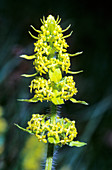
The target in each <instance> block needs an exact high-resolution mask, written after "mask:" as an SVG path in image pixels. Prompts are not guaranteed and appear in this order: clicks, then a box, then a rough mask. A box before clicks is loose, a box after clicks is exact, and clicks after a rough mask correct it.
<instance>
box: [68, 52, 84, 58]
mask: <svg viewBox="0 0 112 170" xmlns="http://www.w3.org/2000/svg"><path fill="white" fill-rule="evenodd" d="M82 53H83V51H81V52H77V53H75V54H69V56H71V57H73V56H77V55H80V54H82Z"/></svg>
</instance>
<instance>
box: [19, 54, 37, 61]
mask: <svg viewBox="0 0 112 170" xmlns="http://www.w3.org/2000/svg"><path fill="white" fill-rule="evenodd" d="M20 57H21V58H25V59H27V60H32V59H34V58H36V56H35V55H31V56H28V55H21V56H20Z"/></svg>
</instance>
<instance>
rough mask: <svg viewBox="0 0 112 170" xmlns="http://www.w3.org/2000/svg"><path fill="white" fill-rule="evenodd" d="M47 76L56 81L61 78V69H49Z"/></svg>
mask: <svg viewBox="0 0 112 170" xmlns="http://www.w3.org/2000/svg"><path fill="white" fill-rule="evenodd" d="M49 77H50V80H51V81H53V82H55V83H58V82H59V81H60V80H61V79H62V73H61V70H60V69H59V68H57V69H55V70H54V71H52V70H49Z"/></svg>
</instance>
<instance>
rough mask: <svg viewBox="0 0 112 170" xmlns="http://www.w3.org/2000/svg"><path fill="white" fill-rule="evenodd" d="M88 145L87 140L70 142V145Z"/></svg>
mask: <svg viewBox="0 0 112 170" xmlns="http://www.w3.org/2000/svg"><path fill="white" fill-rule="evenodd" d="M85 145H87V143H85V142H79V141H72V142H70V143H69V146H76V147H82V146H85Z"/></svg>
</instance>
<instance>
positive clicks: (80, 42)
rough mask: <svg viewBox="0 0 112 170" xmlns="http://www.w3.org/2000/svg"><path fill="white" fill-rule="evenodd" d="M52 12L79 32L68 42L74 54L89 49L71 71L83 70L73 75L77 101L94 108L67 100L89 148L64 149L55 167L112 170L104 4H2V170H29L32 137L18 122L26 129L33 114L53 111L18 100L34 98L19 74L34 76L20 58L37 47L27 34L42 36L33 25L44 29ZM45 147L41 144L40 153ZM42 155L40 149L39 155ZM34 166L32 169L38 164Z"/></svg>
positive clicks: (109, 34)
mask: <svg viewBox="0 0 112 170" xmlns="http://www.w3.org/2000/svg"><path fill="white" fill-rule="evenodd" d="M110 6H111V5H110ZM49 14H52V15H54V16H57V15H60V17H61V18H62V21H61V26H62V28H63V29H65V28H66V27H67V26H68V25H69V23H71V24H72V26H71V28H70V29H71V30H73V31H74V32H73V35H72V36H71V37H70V38H69V39H67V43H68V44H70V48H69V49H68V50H69V52H70V53H75V52H77V51H84V53H83V54H82V55H80V56H78V57H76V58H71V62H72V66H71V70H76V71H77V70H84V72H83V73H80V74H77V75H74V79H75V81H76V87H77V88H78V90H79V91H80V93H79V94H78V95H77V99H78V98H83V99H84V100H85V101H87V102H88V103H89V106H82V105H79V104H72V102H66V105H65V106H63V107H62V109H61V111H62V116H63V117H68V118H69V119H71V120H76V128H77V129H78V133H79V134H80V135H79V136H81V139H79V138H78V137H77V139H78V140H82V141H85V142H87V143H88V145H87V146H85V147H83V148H80V149H79V148H75V147H74V148H70V147H66V146H64V147H63V148H60V149H59V154H58V155H57V160H56V169H59V170H63V169H64V170H65V169H67V170H74V169H75V170H99V169H101V170H111V162H112V78H111V77H112V76H111V65H112V62H111V55H112V54H111V53H112V52H111V41H112V22H111V18H112V15H111V9H110V8H109V4H108V6H107V4H106V2H105V1H102V2H100V1H98V2H97V3H95V2H90V1H66V2H65V1H64V0H62V1H59V2H58V1H50V0H49V1H36V0H32V1H26V0H23V1H17V0H15V1H12V0H1V1H0V106H1V108H2V109H3V111H4V114H3V115H2V116H1V117H0V120H1V119H2V120H3V121H2V124H1V123H0V127H1V128H0V131H1V130H2V129H4V132H3V133H2V137H3V140H1V134H0V147H1V146H3V147H2V148H3V149H2V151H1V152H0V154H1V155H0V169H1V170H6V169H7V170H10V169H11V170H20V169H23V170H24V169H25V167H23V164H24V161H25V160H26V159H27V158H28V155H26V154H22V153H23V150H24V149H25V148H27V143H28V141H30V140H31V139H29V137H30V136H29V135H28V134H26V133H25V132H22V131H20V130H19V129H17V128H16V127H15V126H14V123H17V124H19V125H21V126H22V127H26V122H27V121H28V120H29V119H30V118H31V114H32V113H39V114H40V113H42V114H44V113H46V112H47V111H48V103H45V102H43V103H38V104H28V103H24V102H17V99H18V98H29V97H32V96H28V94H29V91H28V90H29V88H28V86H29V83H30V79H27V78H23V77H21V76H20V75H21V74H23V73H31V72H32V73H34V70H31V68H32V63H30V62H26V61H23V60H22V59H21V58H19V55H21V54H23V53H24V54H28V55H32V54H33V48H34V47H33V46H32V45H31V44H32V43H33V42H34V40H33V39H32V38H31V37H30V35H29V34H28V30H31V31H32V34H34V35H35V36H37V34H35V32H33V30H32V29H31V28H30V24H31V25H34V26H35V28H37V29H39V27H40V25H41V23H40V22H39V18H42V16H43V15H44V16H48V15H49ZM67 33H69V30H68V31H67ZM63 113H64V114H63ZM65 113H66V115H65ZM3 122H5V124H3ZM3 126H4V127H7V129H6V130H5V128H3ZM32 140H34V139H32ZM1 141H2V142H1ZM30 142H31V141H30ZM35 142H36V141H35ZM1 143H2V144H1ZM33 143H34V142H33ZM41 147H42V146H41V144H39V143H38V142H37V148H36V149H40V148H41ZM32 152H33V149H32ZM43 152H44V151H42V152H41V151H39V153H38V154H39V155H40V154H41V153H42V154H43ZM28 153H29V152H28ZM29 154H31V152H30V153H29ZM32 158H33V157H32ZM37 158H38V156H37ZM37 162H38V161H37ZM30 166H32V167H33V164H30ZM35 169H37V167H36V168H35Z"/></svg>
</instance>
